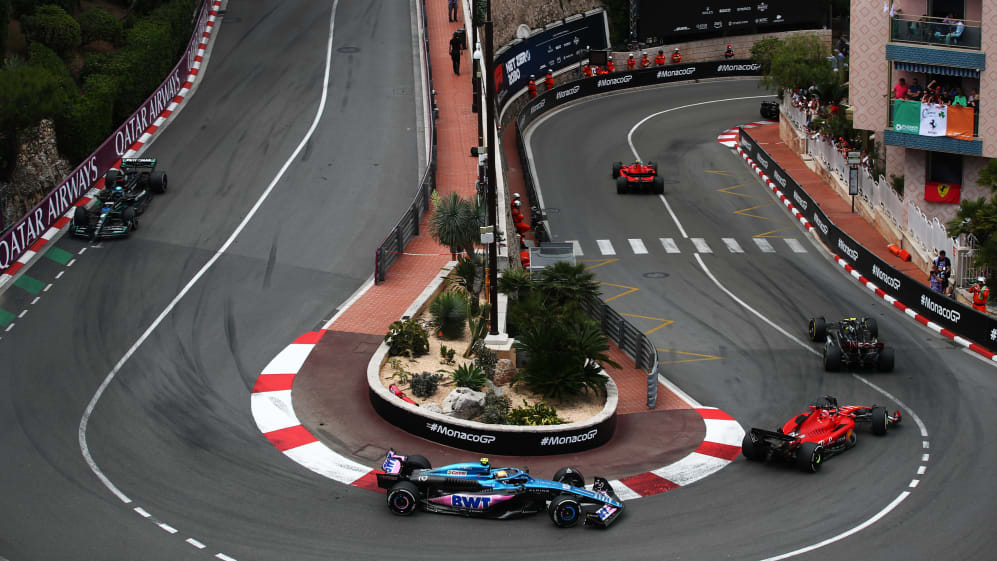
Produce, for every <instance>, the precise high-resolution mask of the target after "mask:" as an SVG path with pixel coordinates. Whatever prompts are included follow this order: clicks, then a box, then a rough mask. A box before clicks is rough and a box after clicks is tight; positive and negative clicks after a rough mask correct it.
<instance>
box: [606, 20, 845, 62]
mask: <svg viewBox="0 0 997 561" xmlns="http://www.w3.org/2000/svg"><path fill="white" fill-rule="evenodd" d="M790 35H817V36H818V37H819V38H820V40H821V42H822V43H824V44H825V45H827V48H828V49H830V48H831V30H830V29H803V30H800V31H782V32H779V33H756V34H752V35H738V36H734V37H717V38H713V39H703V40H701V41H685V42H682V43H673V44H668V45H656V46H653V47H647V48H646V49H644V51H646V52H647V55H648V58H650V59H651V60H652V61H653V60H654V57H655V55H657V54H658V50H659V49H660V50H663V51H665V58H666V59H667V60H668V63H667V64H671V60H672V59H671V56H672V50H674V49H675V47H678V49H679V52H680V53H681V54H682V62H699V61H701V60H723V57H724V51H726V50H727V45H731V48H732V49H734V58H738V59H747V58H751V47H752V46H753V45H754V44H755V43H756V42H757V41H760V40H762V39H765V38H768V37H778V38H779V39H785V38H786V37H789V36H790ZM644 51H634V52H633V55H634V58H635V59H637V63H638V64H640V55H641V52H644ZM612 54H613V62H615V63H616V68H617V69H622V70H626V63H627V56H628V55H629V54H630V52H629V51H619V52H616V51H614V52H613V53H612Z"/></svg>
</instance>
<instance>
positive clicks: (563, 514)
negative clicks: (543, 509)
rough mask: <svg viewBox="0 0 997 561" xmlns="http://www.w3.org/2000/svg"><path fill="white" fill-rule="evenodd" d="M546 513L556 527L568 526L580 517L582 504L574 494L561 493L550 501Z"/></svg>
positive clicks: (572, 524) (576, 521) (575, 522)
mask: <svg viewBox="0 0 997 561" xmlns="http://www.w3.org/2000/svg"><path fill="white" fill-rule="evenodd" d="M547 513H548V514H550V519H551V521H552V522H554V525H555V526H557V527H558V528H570V527H572V526H574V525H575V524H577V523H578V519H579V518H581V517H582V506H581V505H580V504H579V503H578V499H576V498H575V497H574V496H572V495H567V494H561V495H558V496H556V497H554V500H553V501H551V502H550V505H549V506H548V507H547Z"/></svg>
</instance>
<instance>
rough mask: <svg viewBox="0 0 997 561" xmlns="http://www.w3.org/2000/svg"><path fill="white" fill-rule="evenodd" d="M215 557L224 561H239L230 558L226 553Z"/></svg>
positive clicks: (217, 554)
mask: <svg viewBox="0 0 997 561" xmlns="http://www.w3.org/2000/svg"><path fill="white" fill-rule="evenodd" d="M215 557H217V558H219V559H221V560H222V561H237V560H236V559H235V558H234V557H229V556H228V555H225V554H224V553H216V554H215Z"/></svg>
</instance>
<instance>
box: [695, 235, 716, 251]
mask: <svg viewBox="0 0 997 561" xmlns="http://www.w3.org/2000/svg"><path fill="white" fill-rule="evenodd" d="M692 245H694V246H696V251H698V252H700V253H713V250H712V249H710V244H708V243H706V240H704V239H703V238H692Z"/></svg>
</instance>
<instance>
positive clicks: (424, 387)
mask: <svg viewBox="0 0 997 561" xmlns="http://www.w3.org/2000/svg"><path fill="white" fill-rule="evenodd" d="M442 379H443V376H442V375H440V374H436V373H434V372H423V373H422V374H413V375H412V378H411V379H410V380H409V388H411V390H412V395H414V396H416V397H421V398H424V399H425V398H427V397H429V396H431V395H433V394H434V393H436V388H437V386H438V385H439V383H440V380H442Z"/></svg>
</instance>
